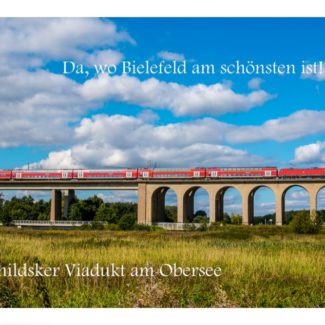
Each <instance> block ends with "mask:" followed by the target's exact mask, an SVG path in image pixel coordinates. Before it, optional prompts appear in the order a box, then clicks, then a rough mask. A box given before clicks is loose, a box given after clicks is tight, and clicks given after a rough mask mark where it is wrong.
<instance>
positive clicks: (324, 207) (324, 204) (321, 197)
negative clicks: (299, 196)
mask: <svg viewBox="0 0 325 325" xmlns="http://www.w3.org/2000/svg"><path fill="white" fill-rule="evenodd" d="M316 210H317V214H318V215H319V217H320V219H321V220H322V222H323V223H325V187H322V188H321V189H320V190H319V191H318V193H317V196H316Z"/></svg>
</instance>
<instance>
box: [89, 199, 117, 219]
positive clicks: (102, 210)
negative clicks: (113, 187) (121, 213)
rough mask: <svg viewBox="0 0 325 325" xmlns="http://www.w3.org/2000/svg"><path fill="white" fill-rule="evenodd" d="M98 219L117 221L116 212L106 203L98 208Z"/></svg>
mask: <svg viewBox="0 0 325 325" xmlns="http://www.w3.org/2000/svg"><path fill="white" fill-rule="evenodd" d="M94 220H96V221H106V222H108V223H116V213H115V211H114V209H112V207H111V206H108V205H106V204H105V203H103V204H101V206H100V207H99V208H98V209H97V211H96V215H95V219H94Z"/></svg>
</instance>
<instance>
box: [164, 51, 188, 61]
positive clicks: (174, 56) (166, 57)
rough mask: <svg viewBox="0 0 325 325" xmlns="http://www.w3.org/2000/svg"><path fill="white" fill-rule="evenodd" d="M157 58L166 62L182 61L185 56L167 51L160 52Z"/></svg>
mask: <svg viewBox="0 0 325 325" xmlns="http://www.w3.org/2000/svg"><path fill="white" fill-rule="evenodd" d="M158 57H159V58H161V59H163V60H168V61H184V60H185V56H184V54H181V53H175V52H169V51H160V52H159V53H158Z"/></svg>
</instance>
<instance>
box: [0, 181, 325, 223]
mask: <svg viewBox="0 0 325 325" xmlns="http://www.w3.org/2000/svg"><path fill="white" fill-rule="evenodd" d="M293 186H300V187H302V188H304V189H305V190H306V191H308V193H309V197H310V211H311V212H312V211H316V209H317V193H318V192H319V191H320V190H321V189H322V188H323V187H325V180H324V179H320V178H319V179H317V178H297V179H293V178H288V179H283V178H281V179H279V178H268V179H266V178H261V179H257V178H252V179H247V178H246V179H235V178H231V179H150V180H149V179H148V180H144V179H136V180H135V179H132V180H131V179H130V180H126V179H123V180H122V179H121V180H107V179H106V180H64V179H62V180H11V181H0V190H51V191H52V199H51V214H50V221H52V222H54V221H57V220H60V219H61V217H62V208H61V207H62V200H63V201H64V203H63V204H64V215H65V217H66V216H67V213H68V208H69V204H70V202H71V200H72V198H73V197H74V191H75V190H98V189H100V190H137V191H138V223H141V224H152V223H158V222H164V205H165V195H166V192H167V191H168V190H169V189H172V190H173V191H174V192H175V193H176V196H177V222H178V223H184V222H186V220H187V218H188V217H190V216H193V214H194V211H193V210H194V195H195V192H196V191H197V190H198V189H199V188H203V189H205V190H206V191H207V193H208V194H209V205H210V216H209V217H210V222H216V221H221V220H222V218H223V206H224V194H225V192H226V191H227V189H229V188H235V189H237V190H238V191H239V192H240V194H241V197H242V222H243V224H246V225H249V224H252V223H253V218H254V195H255V192H256V191H257V190H258V189H259V188H261V187H267V188H269V189H271V190H272V191H273V193H274V196H275V214H276V224H277V225H282V224H283V220H284V211H285V194H286V192H287V191H288V190H289V189H290V188H291V187H293Z"/></svg>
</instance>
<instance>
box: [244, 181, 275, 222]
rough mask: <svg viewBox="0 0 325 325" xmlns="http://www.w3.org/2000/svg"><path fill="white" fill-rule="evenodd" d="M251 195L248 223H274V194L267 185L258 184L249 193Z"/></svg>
mask: <svg viewBox="0 0 325 325" xmlns="http://www.w3.org/2000/svg"><path fill="white" fill-rule="evenodd" d="M250 196H252V202H251V204H252V206H251V208H250V213H251V215H250V216H249V221H250V222H249V223H250V224H254V225H258V224H264V225H272V224H273V225H274V224H275V223H276V218H275V194H274V192H273V190H272V189H271V188H269V187H268V186H258V187H256V188H254V189H253V190H252V192H251V194H250Z"/></svg>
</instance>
